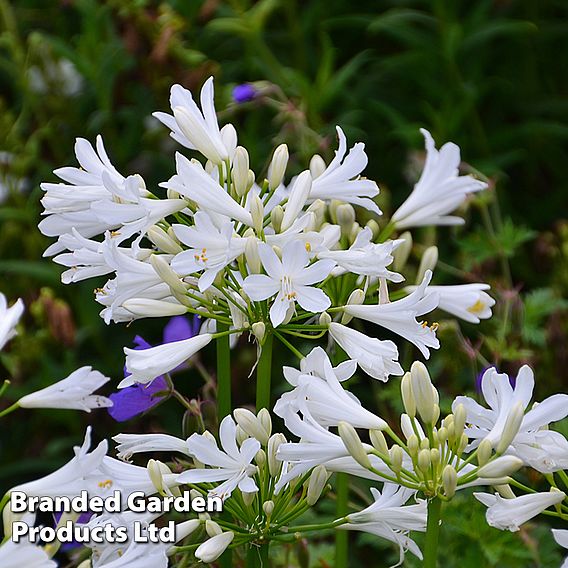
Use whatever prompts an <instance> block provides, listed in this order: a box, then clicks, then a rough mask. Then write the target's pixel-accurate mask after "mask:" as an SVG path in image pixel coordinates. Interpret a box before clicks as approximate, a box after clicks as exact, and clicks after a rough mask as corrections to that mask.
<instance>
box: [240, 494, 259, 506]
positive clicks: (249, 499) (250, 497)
mask: <svg viewBox="0 0 568 568" xmlns="http://www.w3.org/2000/svg"><path fill="white" fill-rule="evenodd" d="M256 493H257V492H256V491H255V492H254V493H247V492H243V494H242V495H243V501H244V504H245V505H246V506H247V507H250V506H251V505H252V504H253V503H254V499H255V497H256Z"/></svg>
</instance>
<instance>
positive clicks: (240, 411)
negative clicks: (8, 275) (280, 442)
mask: <svg viewBox="0 0 568 568" xmlns="http://www.w3.org/2000/svg"><path fill="white" fill-rule="evenodd" d="M233 416H234V417H235V421H236V422H237V424H238V425H239V426H240V427H241V428H242V429H243V430H244V431H245V432H246V433H247V434H248V435H249V436H251V437H252V438H256V439H257V440H258V441H259V442H260V443H261V444H262V445H265V444H266V443H267V442H268V438H269V437H270V435H267V433H266V430H265V429H264V428H263V427H262V424H261V423H260V420H259V419H258V418H257V417H256V416H255V415H254V414H253V413H252V412H251V411H250V410H248V409H246V408H237V409H235V410H234V411H233Z"/></svg>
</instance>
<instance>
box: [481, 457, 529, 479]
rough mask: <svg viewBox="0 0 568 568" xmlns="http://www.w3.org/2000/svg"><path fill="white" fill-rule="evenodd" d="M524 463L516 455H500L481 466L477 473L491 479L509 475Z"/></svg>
mask: <svg viewBox="0 0 568 568" xmlns="http://www.w3.org/2000/svg"><path fill="white" fill-rule="evenodd" d="M522 465H523V460H521V459H519V458H517V457H515V456H500V457H498V458H496V459H494V460H492V461H490V462H489V463H486V464H485V465H484V466H483V467H480V468H479V470H478V471H477V475H478V476H479V477H485V478H489V479H492V478H499V477H507V476H509V475H511V474H512V473H515V471H517V470H518V469H520V468H521V467H522Z"/></svg>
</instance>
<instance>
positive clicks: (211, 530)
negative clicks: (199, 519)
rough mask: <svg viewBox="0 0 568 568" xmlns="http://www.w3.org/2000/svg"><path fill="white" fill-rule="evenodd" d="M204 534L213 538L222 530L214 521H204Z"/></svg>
mask: <svg viewBox="0 0 568 568" xmlns="http://www.w3.org/2000/svg"><path fill="white" fill-rule="evenodd" d="M205 532H206V533H207V534H208V535H209V536H210V537H214V536H217V535H218V534H221V533H222V532H223V529H222V528H221V527H220V526H219V525H218V524H217V523H216V522H215V521H211V520H209V521H205Z"/></svg>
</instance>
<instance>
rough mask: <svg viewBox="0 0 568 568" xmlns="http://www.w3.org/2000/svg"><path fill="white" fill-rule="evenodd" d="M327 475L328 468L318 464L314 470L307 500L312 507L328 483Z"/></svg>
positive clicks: (309, 483)
mask: <svg viewBox="0 0 568 568" xmlns="http://www.w3.org/2000/svg"><path fill="white" fill-rule="evenodd" d="M327 477H328V475H327V470H326V469H325V467H324V466H323V465H318V466H316V467H315V468H314V470H313V471H312V473H311V475H310V479H309V482H308V491H307V494H306V502H307V504H308V505H309V506H310V507H313V506H314V505H315V504H316V503H317V501H318V499H319V498H320V496H321V494H322V491H323V490H324V488H325V484H326V483H327Z"/></svg>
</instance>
